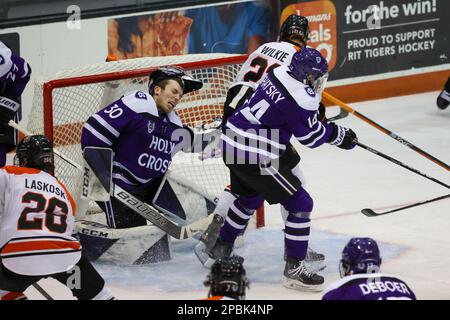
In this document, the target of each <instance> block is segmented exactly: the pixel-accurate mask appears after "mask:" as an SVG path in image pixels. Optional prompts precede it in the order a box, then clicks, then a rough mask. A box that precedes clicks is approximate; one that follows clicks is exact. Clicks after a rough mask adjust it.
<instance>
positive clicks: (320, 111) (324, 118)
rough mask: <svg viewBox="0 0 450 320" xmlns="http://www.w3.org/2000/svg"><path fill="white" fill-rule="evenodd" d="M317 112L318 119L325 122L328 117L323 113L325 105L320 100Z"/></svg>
mask: <svg viewBox="0 0 450 320" xmlns="http://www.w3.org/2000/svg"><path fill="white" fill-rule="evenodd" d="M317 112H318V113H319V121H320V122H323V123H327V122H328V119H327V116H326V114H325V105H324V104H323V103H322V102H320V103H319V110H318V111H317Z"/></svg>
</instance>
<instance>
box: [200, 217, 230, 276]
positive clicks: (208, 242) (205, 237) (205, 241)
mask: <svg viewBox="0 0 450 320" xmlns="http://www.w3.org/2000/svg"><path fill="white" fill-rule="evenodd" d="M223 220H224V219H223V217H222V216H220V215H218V214H215V215H214V217H213V219H212V221H211V223H210V224H209V226H208V228H206V230H205V231H204V232H203V233H202V235H201V236H200V240H199V242H198V243H197V244H196V245H195V247H194V252H195V255H196V256H197V258H198V259H199V260H200V262H201V264H203V265H204V266H205V263H207V261H208V260H209V255H208V252H210V251H211V250H212V249H213V248H214V246H215V244H216V241H217V238H219V232H220V228H221V227H222V224H223ZM214 261H215V259H214ZM214 261H212V262H211V263H208V264H211V265H212V264H213V263H214ZM206 267H208V268H209V266H206Z"/></svg>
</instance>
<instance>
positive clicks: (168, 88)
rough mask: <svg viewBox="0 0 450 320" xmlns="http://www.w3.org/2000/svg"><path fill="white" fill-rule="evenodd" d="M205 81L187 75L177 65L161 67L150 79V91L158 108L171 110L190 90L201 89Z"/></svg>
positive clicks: (165, 110)
mask: <svg viewBox="0 0 450 320" xmlns="http://www.w3.org/2000/svg"><path fill="white" fill-rule="evenodd" d="M202 86H203V83H202V82H201V81H199V80H196V79H194V78H192V77H191V76H189V75H187V74H186V72H185V71H184V70H183V69H182V68H180V67H176V66H167V67H160V68H158V69H156V70H154V71H153V72H152V73H151V74H150V76H149V81H148V92H149V93H150V94H151V95H152V96H153V98H154V99H155V102H156V106H157V107H158V109H160V110H161V111H163V112H165V113H169V112H171V111H172V110H173V109H174V108H175V107H176V105H177V104H178V102H179V101H180V99H181V97H182V96H183V95H184V94H186V93H189V92H192V91H195V90H199V89H201V87H202Z"/></svg>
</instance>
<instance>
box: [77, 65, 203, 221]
mask: <svg viewBox="0 0 450 320" xmlns="http://www.w3.org/2000/svg"><path fill="white" fill-rule="evenodd" d="M201 87H202V83H201V82H200V81H198V80H195V79H193V78H192V77H190V76H188V75H187V74H186V73H185V72H184V71H183V70H182V69H180V68H176V67H161V68H159V69H157V70H155V71H153V72H152V73H151V74H150V77H149V85H148V88H149V92H148V93H147V92H142V91H133V92H131V93H129V94H127V95H125V96H123V97H121V98H120V99H118V100H116V101H114V102H112V103H111V104H109V105H108V106H106V107H105V108H103V109H102V110H100V111H99V112H97V113H96V114H94V115H93V116H91V117H90V118H89V119H88V120H87V122H86V124H85V126H84V128H83V131H82V136H81V146H82V148H83V149H85V148H86V147H88V146H89V147H103V148H110V149H112V151H113V152H114V159H113V170H112V179H113V182H114V183H115V184H117V185H119V186H120V187H122V188H123V189H125V190H126V191H128V192H130V193H131V194H133V195H134V196H135V197H137V198H138V199H140V200H141V201H144V202H151V200H152V198H153V195H154V193H155V192H156V191H157V188H158V187H159V185H160V182H161V180H162V177H163V176H164V174H165V173H166V171H167V169H168V168H169V166H170V163H171V160H172V156H173V155H174V154H175V153H176V152H177V150H180V149H182V148H184V147H185V145H184V144H185V143H190V142H191V141H192V139H191V138H192V131H191V130H190V129H189V128H188V127H185V126H183V124H182V122H181V119H180V117H179V116H178V115H177V113H176V112H175V111H174V108H175V107H176V105H177V104H178V102H179V101H180V99H181V97H182V96H183V94H186V93H188V92H191V91H194V90H198V89H200V88H201ZM99 205H100V207H101V208H102V210H103V211H104V212H105V214H106V218H107V224H108V227H110V228H129V227H136V226H142V225H146V223H147V222H146V219H145V218H143V217H142V216H140V215H138V214H137V213H135V212H134V211H132V210H131V209H129V208H128V207H127V206H125V205H123V204H122V203H120V202H119V201H118V200H116V199H114V198H111V199H110V201H108V202H99Z"/></svg>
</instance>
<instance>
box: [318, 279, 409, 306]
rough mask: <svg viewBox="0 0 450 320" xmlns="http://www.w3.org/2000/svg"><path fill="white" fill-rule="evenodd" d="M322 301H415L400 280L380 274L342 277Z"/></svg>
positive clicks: (324, 295) (327, 290)
mask: <svg viewBox="0 0 450 320" xmlns="http://www.w3.org/2000/svg"><path fill="white" fill-rule="evenodd" d="M322 299H323V300H416V296H415V294H414V292H413V291H412V290H411V288H410V287H408V285H407V284H406V283H405V282H403V281H402V280H400V279H398V278H396V277H393V276H388V275H383V274H381V273H372V274H355V275H351V276H347V277H344V278H342V279H340V280H338V281H336V282H335V283H333V284H332V285H331V286H330V287H329V288H327V289H326V290H325V292H324V294H323V297H322Z"/></svg>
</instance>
